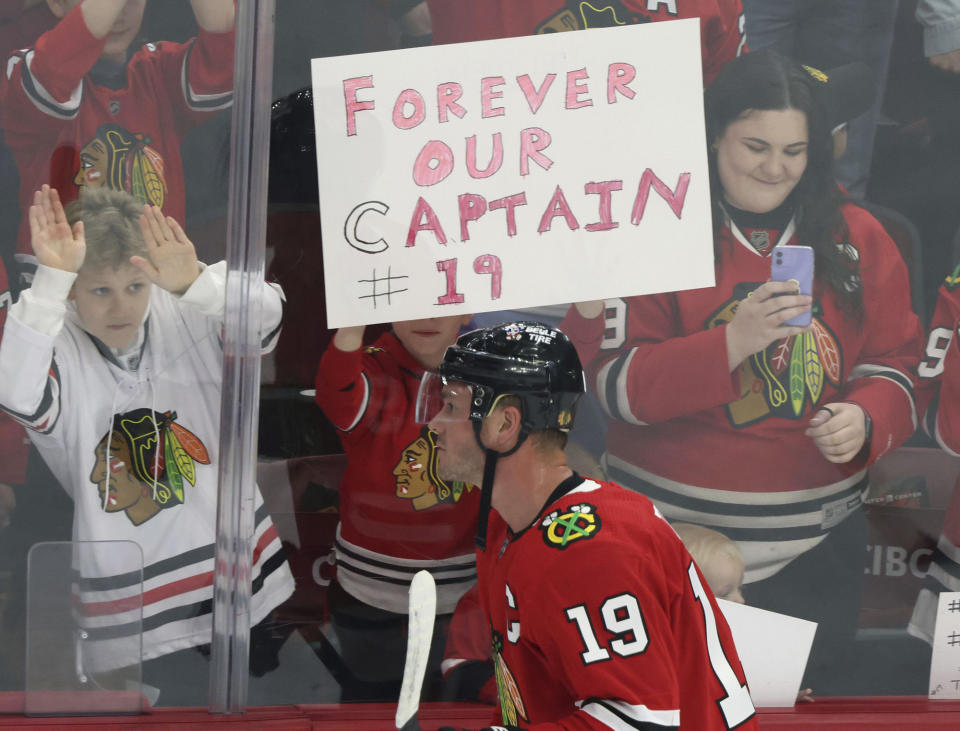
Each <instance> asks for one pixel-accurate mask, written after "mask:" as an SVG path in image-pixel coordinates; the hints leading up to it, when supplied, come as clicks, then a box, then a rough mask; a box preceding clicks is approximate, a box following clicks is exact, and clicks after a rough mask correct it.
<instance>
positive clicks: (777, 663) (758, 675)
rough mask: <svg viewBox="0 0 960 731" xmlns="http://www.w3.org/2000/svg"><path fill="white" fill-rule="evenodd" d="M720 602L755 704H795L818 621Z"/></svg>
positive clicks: (769, 705) (765, 705)
mask: <svg viewBox="0 0 960 731" xmlns="http://www.w3.org/2000/svg"><path fill="white" fill-rule="evenodd" d="M717 604H719V605H720V611H722V612H723V616H724V617H725V618H726V620H727V624H728V625H730V631H731V632H732V633H733V642H734V644H735V645H736V646H737V652H738V653H739V655H740V662H741V663H742V664H743V670H744V672H745V673H746V675H747V685H748V686H750V697H751V698H752V699H753V705H754V706H756V707H757V708H770V707H784V706H792V705H793V704H794V703H795V702H796V700H797V693H799V692H800V683H801V682H802V680H803V671H804V669H805V668H806V666H807V658H808V657H809V655H810V646H811V645H812V644H813V636H814V634H815V633H816V631H817V623H816V622H809V621H807V620H805V619H797V618H796V617H788V616H787V615H786V614H777V613H776V612H768V611H767V610H765V609H757V608H756V607H748V606H745V605H743V604H736V603H734V602H728V601H725V600H723V599H717ZM813 692H814V694H816V692H817V689H816V688H814V689H813Z"/></svg>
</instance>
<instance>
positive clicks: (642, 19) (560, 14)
mask: <svg viewBox="0 0 960 731" xmlns="http://www.w3.org/2000/svg"><path fill="white" fill-rule="evenodd" d="M649 22H650V18H648V17H647V16H645V15H641V14H640V13H637V12H635V11H633V10H631V9H630V8H628V7H627V6H626V5H624V4H623V2H622V0H592V1H590V0H567V3H566V7H563V8H561V9H560V10H558V11H557V12H556V13H554V14H553V15H551V16H550V17H549V18H547V19H546V20H545V21H543V22H542V23H540V25H538V26H537V29H536V30H535V31H534V32H535V33H537V34H543V33H562V32H564V31H568V30H583V29H585V28H612V27H614V26H617V25H634V24H636V23H649Z"/></svg>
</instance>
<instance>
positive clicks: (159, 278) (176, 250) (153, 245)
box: [130, 206, 200, 295]
mask: <svg viewBox="0 0 960 731" xmlns="http://www.w3.org/2000/svg"><path fill="white" fill-rule="evenodd" d="M140 229H141V230H142V231H143V240H144V241H145V242H146V244H147V253H148V254H149V255H150V258H149V259H146V258H144V257H142V256H131V257H130V263H131V264H133V265H134V266H135V267H137V268H138V269H140V270H141V271H143V273H144V274H146V275H147V277H148V278H149V279H150V281H151V282H153V283H154V284H156V285H157V286H158V287H161V288H163V289H165V290H167V291H168V292H172V293H173V294H178V295H179V294H183V293H184V292H186V291H187V290H188V289H189V288H190V285H191V284H193V282H194V281H195V280H196V278H197V277H198V276H200V264H199V263H198V261H197V252H196V251H195V250H194V248H193V243H192V242H191V241H190V239H188V238H187V235H186V234H185V233H184V232H183V229H182V228H180V224H179V223H177V222H176V221H175V220H174V219H172V218H171V217H170V216H164V215H163V212H162V211H161V210H160V209H159V208H157V207H156V206H144V207H143V215H141V216H140Z"/></svg>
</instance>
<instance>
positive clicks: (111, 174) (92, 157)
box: [73, 123, 167, 208]
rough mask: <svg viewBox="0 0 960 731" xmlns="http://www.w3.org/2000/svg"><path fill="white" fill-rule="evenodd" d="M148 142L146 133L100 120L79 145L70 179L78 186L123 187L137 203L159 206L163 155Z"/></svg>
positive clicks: (164, 188) (163, 191)
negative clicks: (95, 128)
mask: <svg viewBox="0 0 960 731" xmlns="http://www.w3.org/2000/svg"><path fill="white" fill-rule="evenodd" d="M150 143H151V139H150V138H149V137H147V136H145V135H142V134H138V133H135V132H131V131H130V130H128V129H126V128H124V127H121V126H120V125H119V124H112V123H111V124H101V125H100V126H99V127H97V132H96V134H95V135H94V136H93V138H92V139H90V140H89V141H87V142H86V144H84V145H83V146H82V147H81V148H80V162H79V167H78V169H77V173H76V175H75V176H74V178H73V182H74V183H75V184H76V185H77V187H80V188H82V187H84V186H90V187H95V188H99V187H104V188H110V189H111V190H123V191H126V192H127V193H129V194H130V195H132V196H133V197H134V198H136V199H137V200H138V201H140V202H141V203H144V204H146V205H152V206H157V207H158V208H163V202H164V200H165V199H166V195H167V180H166V177H165V175H164V171H163V167H164V166H163V157H162V156H161V155H160V153H159V152H157V150H156V149H155V148H154V147H152V146H151V144H150Z"/></svg>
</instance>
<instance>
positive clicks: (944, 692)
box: [929, 591, 960, 699]
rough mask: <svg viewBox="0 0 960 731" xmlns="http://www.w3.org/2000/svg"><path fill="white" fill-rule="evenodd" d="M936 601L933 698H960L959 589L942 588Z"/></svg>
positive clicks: (932, 661) (932, 674)
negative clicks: (948, 589)
mask: <svg viewBox="0 0 960 731" xmlns="http://www.w3.org/2000/svg"><path fill="white" fill-rule="evenodd" d="M938 599H939V600H938V602H937V624H936V626H935V627H934V630H933V654H932V656H931V658H930V693H929V697H930V698H953V699H957V698H960V591H942V592H940V596H939V598H938Z"/></svg>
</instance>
